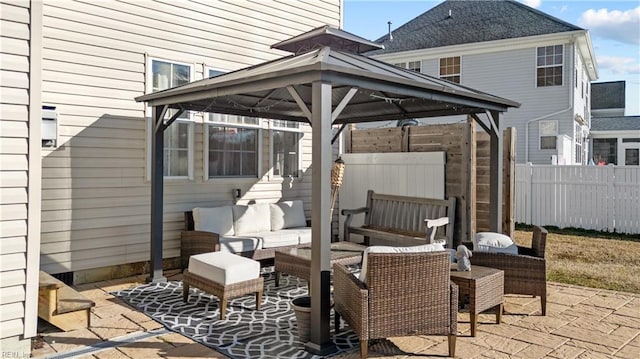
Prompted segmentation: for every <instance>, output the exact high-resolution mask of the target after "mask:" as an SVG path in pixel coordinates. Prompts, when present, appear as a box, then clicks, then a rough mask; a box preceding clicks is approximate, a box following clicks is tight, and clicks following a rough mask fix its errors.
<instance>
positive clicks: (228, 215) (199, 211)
mask: <svg viewBox="0 0 640 359" xmlns="http://www.w3.org/2000/svg"><path fill="white" fill-rule="evenodd" d="M310 243H311V227H310V225H309V222H308V221H307V220H306V218H305V215H304V208H303V204H302V201H300V200H295V201H284V202H279V203H256V204H250V205H246V206H245V205H229V206H221V207H209V208H194V209H193V211H187V212H185V231H183V232H182V233H181V244H180V257H181V263H182V268H186V267H187V265H188V263H189V257H190V256H192V255H194V254H200V253H206V252H216V251H223V252H231V253H235V254H239V255H242V256H244V257H249V258H252V259H256V260H260V259H266V258H273V256H274V253H275V250H276V249H279V248H288V247H308V246H309V245H310Z"/></svg>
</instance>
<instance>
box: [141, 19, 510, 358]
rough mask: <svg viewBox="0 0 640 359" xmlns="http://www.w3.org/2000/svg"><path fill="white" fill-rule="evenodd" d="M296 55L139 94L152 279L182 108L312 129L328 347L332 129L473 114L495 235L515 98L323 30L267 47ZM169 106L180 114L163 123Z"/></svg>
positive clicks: (316, 303)
mask: <svg viewBox="0 0 640 359" xmlns="http://www.w3.org/2000/svg"><path fill="white" fill-rule="evenodd" d="M273 47H274V48H279V49H283V50H287V51H290V52H293V53H294V54H293V55H289V56H285V57H282V58H279V59H276V60H273V61H269V62H266V63H262V64H259V65H256V66H251V67H247V68H244V69H241V70H237V71H234V72H231V73H227V74H223V75H219V76H216V77H212V78H208V79H203V80H199V81H194V82H191V83H189V84H185V85H183V86H179V87H175V88H171V89H167V90H164V91H159V92H154V93H150V94H146V95H144V96H140V97H137V98H136V101H138V102H146V103H147V104H148V105H149V106H151V107H152V109H153V115H152V117H153V121H154V136H153V137H152V138H153V140H152V190H151V192H152V193H151V268H152V269H151V270H152V273H151V277H150V280H152V281H163V280H166V279H165V278H164V276H163V273H162V223H163V219H162V210H163V166H164V164H163V146H164V144H163V141H164V136H163V133H164V130H165V129H166V128H167V127H169V126H170V125H171V123H172V122H173V121H175V119H176V118H177V117H178V116H179V115H180V114H181V113H182V112H183V111H187V110H188V111H203V112H212V113H224V114H234V115H244V116H253V117H262V118H271V119H282V120H290V121H298V122H306V123H309V124H310V125H311V127H312V163H313V170H312V189H311V201H312V211H311V212H312V218H311V222H312V228H313V229H312V243H311V248H312V260H311V280H310V289H311V292H312V293H313V296H312V301H311V307H312V316H311V341H310V342H309V343H307V349H308V350H310V351H312V352H314V353H317V354H323V353H326V352H328V351H330V350H331V347H332V345H331V343H332V342H331V338H330V337H329V332H330V330H329V310H330V279H329V278H330V270H331V268H330V264H329V253H330V252H329V250H330V244H331V243H330V242H331V217H330V192H331V184H330V175H331V164H332V158H331V156H332V153H331V138H332V131H331V130H332V126H333V125H341V126H342V128H344V126H345V125H346V124H348V123H358V122H369V121H386V120H392V119H393V120H400V119H409V118H422V117H433V116H451V115H469V116H471V117H472V118H473V119H475V120H476V121H477V122H478V123H479V124H480V125H481V126H482V127H483V128H484V129H485V130H486V131H487V132H489V133H490V134H491V157H492V160H491V172H490V175H491V186H490V188H491V190H490V198H491V228H492V230H494V231H501V230H500V229H501V218H502V203H501V202H502V201H501V198H502V186H501V184H502V174H501V171H500V170H499V169H501V168H502V136H501V134H502V124H501V121H500V116H499V114H500V113H501V112H504V111H507V109H508V108H509V107H518V106H519V104H518V103H517V102H513V101H510V100H507V99H504V98H501V97H497V96H493V95H490V94H487V93H484V92H481V91H478V90H475V89H472V88H469V87H465V86H461V85H459V84H456V83H452V82H449V81H446V80H442V79H439V78H435V77H432V76H428V75H425V74H421V73H418V72H414V71H411V70H406V69H401V68H399V67H396V66H393V65H390V64H387V63H384V62H381V61H378V60H375V59H371V58H368V57H365V56H362V55H360V54H359V53H360V52H363V51H368V50H372V49H373V48H379V45H377V44H375V43H372V42H370V41H368V40H365V39H363V38H360V37H358V36H356V35H353V34H350V33H347V32H344V31H342V30H340V29H336V28H333V27H330V26H322V27H319V28H316V29H313V30H311V31H309V32H307V33H304V34H301V35H299V36H296V37H294V38H292V39H289V40H285V41H282V42H280V43H278V44H276V45H274V46H273ZM169 108H173V109H178V110H179V111H175V112H176V113H175V114H174V115H173V116H172V117H171V118H169V119H167V118H165V115H166V113H167V110H168V109H169Z"/></svg>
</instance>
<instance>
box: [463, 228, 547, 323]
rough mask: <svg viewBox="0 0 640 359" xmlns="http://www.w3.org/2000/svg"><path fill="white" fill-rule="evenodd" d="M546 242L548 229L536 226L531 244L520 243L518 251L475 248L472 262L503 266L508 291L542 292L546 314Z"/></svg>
mask: <svg viewBox="0 0 640 359" xmlns="http://www.w3.org/2000/svg"><path fill="white" fill-rule="evenodd" d="M546 243H547V230H546V229H544V228H543V227H538V226H534V227H533V237H532V239H531V248H527V247H522V246H518V254H506V253H488V252H477V251H474V252H473V256H472V257H471V258H470V259H471V264H472V265H479V266H483V267H491V268H497V269H501V270H503V271H504V293H505V294H529V295H533V296H540V306H541V311H542V315H546V314H547V262H546V260H545V258H544V251H545V246H546ZM472 268H473V267H472Z"/></svg>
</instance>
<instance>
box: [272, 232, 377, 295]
mask: <svg viewBox="0 0 640 359" xmlns="http://www.w3.org/2000/svg"><path fill="white" fill-rule="evenodd" d="M365 248H367V247H365V246H363V245H360V244H356V243H351V242H336V243H331V259H330V263H331V265H332V266H333V264H334V263H340V264H345V265H349V264H358V263H360V261H361V260H362V252H363V251H364V249H365ZM274 271H275V273H276V278H275V279H276V283H275V284H276V287H277V286H279V285H280V273H287V274H290V275H294V276H296V277H298V278H300V279H304V280H306V281H307V282H308V281H309V278H311V248H287V249H277V250H276V251H275V258H274Z"/></svg>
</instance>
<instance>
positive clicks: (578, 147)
mask: <svg viewBox="0 0 640 359" xmlns="http://www.w3.org/2000/svg"><path fill="white" fill-rule="evenodd" d="M574 132H575V133H574V137H573V138H574V139H575V151H576V164H578V165H581V164H583V163H582V158H583V156H582V154H583V153H582V144H583V143H584V136H583V133H582V126H581V125H580V124H578V123H576V124H575V130H574Z"/></svg>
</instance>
